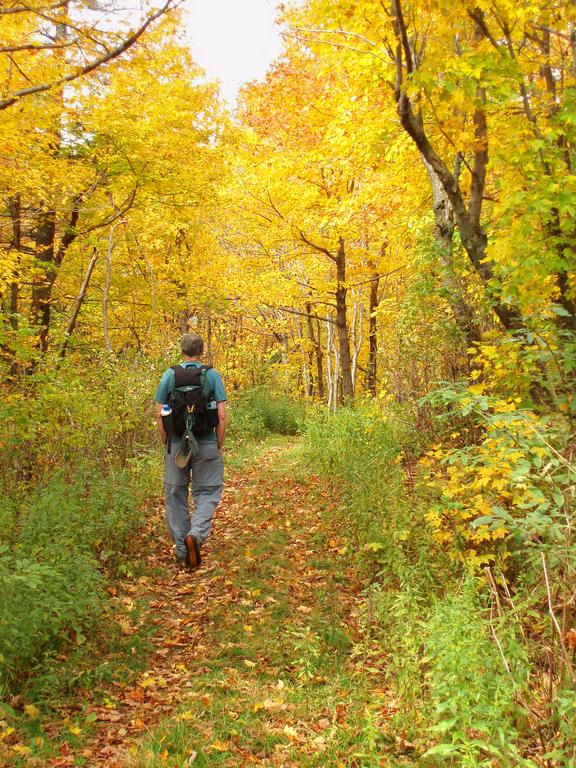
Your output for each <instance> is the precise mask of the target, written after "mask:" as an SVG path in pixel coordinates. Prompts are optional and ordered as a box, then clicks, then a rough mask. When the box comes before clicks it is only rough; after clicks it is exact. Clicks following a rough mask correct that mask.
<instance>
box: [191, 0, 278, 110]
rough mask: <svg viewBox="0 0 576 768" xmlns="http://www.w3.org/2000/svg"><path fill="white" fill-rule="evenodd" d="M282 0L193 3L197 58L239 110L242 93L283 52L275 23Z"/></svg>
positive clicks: (198, 0) (205, 0) (193, 47)
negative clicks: (244, 86) (245, 85)
mask: <svg viewBox="0 0 576 768" xmlns="http://www.w3.org/2000/svg"><path fill="white" fill-rule="evenodd" d="M278 2H279V0H187V1H186V4H185V7H186V11H187V16H188V29H189V33H188V37H189V40H190V46H191V50H192V55H193V56H194V59H195V60H196V61H197V63H198V64H199V65H200V66H201V67H202V68H203V69H205V70H206V75H207V76H208V78H209V79H211V80H212V79H217V80H219V81H220V84H221V92H222V96H223V97H224V98H225V99H226V100H227V101H228V102H229V103H230V105H234V103H235V101H236V96H237V94H238V90H239V88H240V86H241V85H242V84H243V83H246V82H248V81H249V80H261V79H262V78H263V77H264V75H265V74H266V70H267V69H268V65H269V64H270V62H271V61H272V60H273V59H274V58H276V57H277V56H278V55H279V53H280V51H281V47H282V42H281V38H280V28H279V27H278V25H277V24H275V23H274V20H275V18H276V5H277V3H278Z"/></svg>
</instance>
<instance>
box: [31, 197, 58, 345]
mask: <svg viewBox="0 0 576 768" xmlns="http://www.w3.org/2000/svg"><path fill="white" fill-rule="evenodd" d="M55 235H56V213H55V211H53V210H44V211H42V212H41V213H40V214H39V216H38V226H37V229H36V259H37V260H38V261H39V262H41V266H42V271H41V272H40V273H39V274H38V275H37V276H36V278H35V279H34V283H33V285H32V324H33V325H34V326H36V327H37V328H38V348H39V349H40V351H41V352H46V350H47V349H48V334H49V332H50V309H51V303H52V287H53V286H54V282H55V280H56V276H57V274H58V271H57V269H56V265H55V263H54V238H55Z"/></svg>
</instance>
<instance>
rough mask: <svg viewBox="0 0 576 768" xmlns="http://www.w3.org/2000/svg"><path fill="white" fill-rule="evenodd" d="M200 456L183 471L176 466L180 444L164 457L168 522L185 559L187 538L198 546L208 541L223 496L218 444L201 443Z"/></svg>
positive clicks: (221, 465)
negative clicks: (189, 487) (192, 512)
mask: <svg viewBox="0 0 576 768" xmlns="http://www.w3.org/2000/svg"><path fill="white" fill-rule="evenodd" d="M198 447H199V453H198V455H197V456H194V457H193V458H192V459H190V461H189V462H188V464H187V465H186V466H185V467H184V468H183V469H181V468H180V467H177V466H176V464H175V463H174V456H176V454H177V453H178V449H179V448H180V442H179V441H175V440H173V441H172V445H171V448H170V453H166V452H165V454H164V493H165V503H166V522H167V524H168V528H169V530H170V534H171V536H172V540H173V541H174V545H175V549H176V556H177V557H180V558H185V557H186V544H185V543H184V539H185V538H186V536H188V535H189V534H190V535H192V536H194V538H195V539H196V541H197V542H198V545H199V546H202V544H203V543H204V542H205V541H206V539H207V538H208V536H209V535H210V531H211V529H212V517H213V516H214V511H215V510H216V507H217V506H218V502H219V501H220V497H221V496H222V485H223V482H224V461H223V459H222V453H221V451H220V449H219V448H218V444H217V443H216V442H215V441H214V442H204V443H198ZM190 478H192V499H193V500H194V514H193V515H192V520H190V512H189V509H188V486H189V484H190Z"/></svg>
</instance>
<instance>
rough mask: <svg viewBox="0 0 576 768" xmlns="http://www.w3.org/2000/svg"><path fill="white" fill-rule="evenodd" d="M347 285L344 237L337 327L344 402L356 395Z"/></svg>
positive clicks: (339, 255)
mask: <svg viewBox="0 0 576 768" xmlns="http://www.w3.org/2000/svg"><path fill="white" fill-rule="evenodd" d="M347 294H348V288H347V287H346V248H345V244H344V239H343V238H342V237H341V238H340V239H339V240H338V251H337V254H336V328H337V331H338V349H339V353H340V370H341V374H342V399H343V400H344V402H346V401H348V400H351V399H352V398H353V397H354V384H353V382H352V360H351V357H350V335H349V333H348V317H347Z"/></svg>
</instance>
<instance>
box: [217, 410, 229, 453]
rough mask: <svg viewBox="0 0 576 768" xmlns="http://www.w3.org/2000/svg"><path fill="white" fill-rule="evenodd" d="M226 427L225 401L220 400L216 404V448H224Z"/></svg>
mask: <svg viewBox="0 0 576 768" xmlns="http://www.w3.org/2000/svg"><path fill="white" fill-rule="evenodd" d="M227 426H228V414H227V413H226V401H225V400H221V401H220V402H219V403H218V426H217V427H216V437H217V439H218V448H223V447H224V438H225V436H226V427H227Z"/></svg>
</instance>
